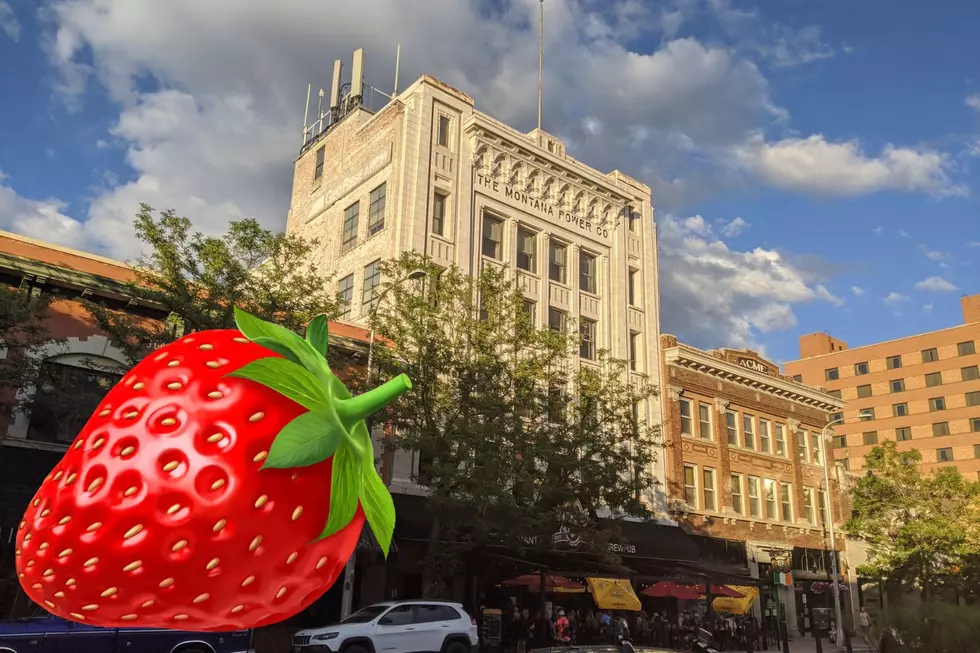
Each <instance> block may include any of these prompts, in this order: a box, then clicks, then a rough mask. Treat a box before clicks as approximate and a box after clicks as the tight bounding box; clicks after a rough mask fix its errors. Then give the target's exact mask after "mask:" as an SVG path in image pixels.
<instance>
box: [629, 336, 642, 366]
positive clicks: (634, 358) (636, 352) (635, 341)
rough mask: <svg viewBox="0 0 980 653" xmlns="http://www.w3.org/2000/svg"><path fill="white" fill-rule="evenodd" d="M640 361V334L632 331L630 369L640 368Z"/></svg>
mask: <svg viewBox="0 0 980 653" xmlns="http://www.w3.org/2000/svg"><path fill="white" fill-rule="evenodd" d="M639 361H640V334H639V333H637V332H636V331H630V369H631V370H633V371H634V372H635V371H636V370H637V369H638V368H639Z"/></svg>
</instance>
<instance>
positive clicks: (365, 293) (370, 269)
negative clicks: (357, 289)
mask: <svg viewBox="0 0 980 653" xmlns="http://www.w3.org/2000/svg"><path fill="white" fill-rule="evenodd" d="M380 287H381V261H375V262H374V263H368V264H367V265H365V266H364V286H363V287H362V290H361V303H362V304H364V305H367V304H370V303H371V302H372V301H374V298H375V297H376V296H377V294H378V288H380Z"/></svg>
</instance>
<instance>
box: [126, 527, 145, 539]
mask: <svg viewBox="0 0 980 653" xmlns="http://www.w3.org/2000/svg"><path fill="white" fill-rule="evenodd" d="M141 532H143V524H136V525H135V526H133V527H132V528H130V529H129V530H128V531H126V534H125V535H123V539H124V540H130V539H132V538H134V537H136V536H137V535H139V534H140V533H141Z"/></svg>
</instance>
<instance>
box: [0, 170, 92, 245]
mask: <svg viewBox="0 0 980 653" xmlns="http://www.w3.org/2000/svg"><path fill="white" fill-rule="evenodd" d="M8 180H9V178H8V177H7V175H5V174H4V173H3V171H2V170H0V229H6V230H8V231H16V232H17V233H19V234H22V235H24V236H27V237H28V238H36V239H38V240H46V241H48V242H53V243H57V244H59V245H69V246H77V245H78V243H79V241H80V240H81V239H82V234H81V232H82V229H83V226H82V225H81V224H79V223H78V222H77V221H76V220H73V219H72V218H71V217H69V216H67V215H65V213H64V210H65V204H64V202H61V201H60V200H57V199H53V198H48V199H43V200H32V199H27V198H24V197H21V196H20V195H18V194H17V193H16V192H14V190H13V188H11V187H10V186H9V185H7V182H8Z"/></svg>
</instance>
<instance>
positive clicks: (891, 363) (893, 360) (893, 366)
mask: <svg viewBox="0 0 980 653" xmlns="http://www.w3.org/2000/svg"><path fill="white" fill-rule="evenodd" d="M901 366H902V357H901V356H889V357H888V358H886V359H885V367H886V368H888V369H890V370H897V369H898V368H900V367H901Z"/></svg>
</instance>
